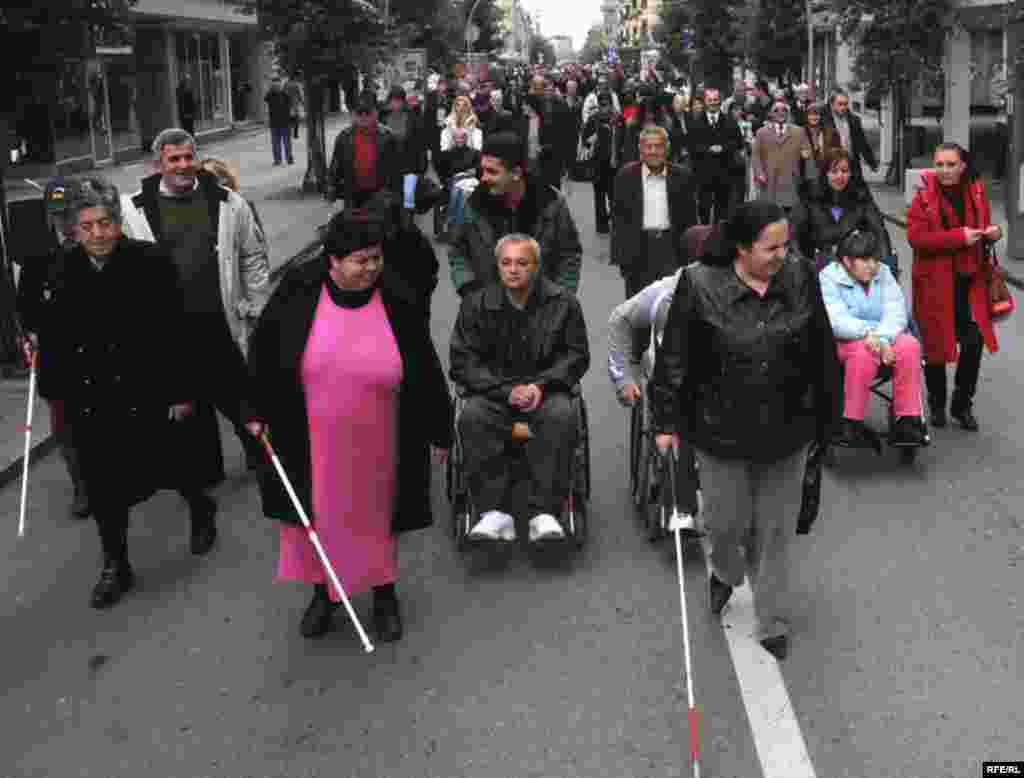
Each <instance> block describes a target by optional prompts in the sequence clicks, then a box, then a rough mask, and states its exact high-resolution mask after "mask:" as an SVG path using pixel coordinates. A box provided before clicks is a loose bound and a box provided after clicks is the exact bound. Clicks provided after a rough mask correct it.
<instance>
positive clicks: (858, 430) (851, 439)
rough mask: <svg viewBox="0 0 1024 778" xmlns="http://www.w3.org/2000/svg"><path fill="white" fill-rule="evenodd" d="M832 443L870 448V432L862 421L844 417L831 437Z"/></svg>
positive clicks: (844, 446) (847, 446)
mask: <svg viewBox="0 0 1024 778" xmlns="http://www.w3.org/2000/svg"><path fill="white" fill-rule="evenodd" d="M832 445H835V446H842V447H843V448H872V447H873V446H872V443H871V434H870V430H868V428H867V426H866V425H865V424H864V422H862V421H860V420H858V419H846V418H844V419H843V421H842V423H841V424H840V425H839V429H838V430H837V431H836V435H835V437H834V438H833V439H832Z"/></svg>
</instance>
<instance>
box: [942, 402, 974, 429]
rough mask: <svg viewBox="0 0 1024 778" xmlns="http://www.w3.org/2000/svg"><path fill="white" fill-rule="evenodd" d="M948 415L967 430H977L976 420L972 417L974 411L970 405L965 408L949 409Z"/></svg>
mask: <svg viewBox="0 0 1024 778" xmlns="http://www.w3.org/2000/svg"><path fill="white" fill-rule="evenodd" d="M949 415H950V416H952V417H953V419H954V420H956V423H957V424H959V425H960V426H961V427H963V428H964V429H965V430H967V431H969V432H977V431H978V420H977V419H976V418H975V417H974V412H973V411H972V410H971V407H970V406H967V407H966V408H956V409H952V408H951V409H950V411H949Z"/></svg>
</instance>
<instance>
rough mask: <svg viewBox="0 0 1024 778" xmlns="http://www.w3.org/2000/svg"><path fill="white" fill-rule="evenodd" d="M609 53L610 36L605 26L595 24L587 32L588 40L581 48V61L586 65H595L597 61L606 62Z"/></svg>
mask: <svg viewBox="0 0 1024 778" xmlns="http://www.w3.org/2000/svg"><path fill="white" fill-rule="evenodd" d="M607 55H608V36H607V35H605V32H604V28H603V27H600V26H595V27H591V28H590V32H588V33H587V40H586V41H585V42H584V44H583V48H582V49H581V50H580V62H581V63H582V64H584V65H593V64H594V63H595V62H604V60H605V57H606V56H607Z"/></svg>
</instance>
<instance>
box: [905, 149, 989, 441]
mask: <svg viewBox="0 0 1024 778" xmlns="http://www.w3.org/2000/svg"><path fill="white" fill-rule="evenodd" d="M1002 237H1003V232H1002V230H1001V229H1000V228H999V226H998V225H993V224H992V206H991V203H990V202H989V199H988V196H987V195H986V194H985V187H984V185H983V184H982V182H981V181H980V180H978V179H977V178H975V177H974V176H973V175H972V174H971V172H970V166H969V160H968V159H967V154H966V152H965V151H964V149H962V148H961V147H960V146H958V145H957V144H955V143H943V144H942V145H940V146H939V147H938V148H937V149H936V150H935V171H934V172H928V173H925V174H924V176H923V177H922V179H921V186H920V188H919V189H918V191H917V194H916V195H915V196H914V200H913V202H912V203H911V205H910V210H909V211H908V212H907V239H908V240H909V241H910V245H911V246H912V247H913V249H914V264H913V292H914V317H915V318H916V319H917V323H918V325H919V326H920V328H921V335H922V337H923V340H924V344H923V345H924V353H925V360H926V362H927V365H926V367H925V383H926V385H927V387H928V406H929V408H930V409H931V422H932V425H933V426H935V427H943V426H945V424H946V364H948V363H950V362H956V363H957V367H956V377H955V379H954V381H955V386H954V389H953V398H952V401H951V403H950V408H949V412H950V415H951V416H952V417H953V418H954V419H956V421H957V422H958V423H959V424H960V426H962V427H963V428H964V429H967V430H971V431H975V430H977V429H978V422H977V419H975V417H974V413H973V410H972V406H973V402H974V394H975V391H976V389H977V387H978V371H979V369H980V368H981V354H982V351H983V350H984V348H986V347H987V348H988V350H989V351H990V352H992V353H995V352H996V351H997V350H998V344H997V343H996V335H995V331H994V329H993V327H992V318H991V316H990V314H989V300H988V292H987V289H986V286H985V284H984V282H983V281H982V278H983V277H984V276H983V270H984V269H985V264H986V263H987V262H989V260H988V259H987V258H986V255H985V242H988V243H994V242H995V241H998V240H1000V239H1001V238H1002ZM958 344H959V349H958Z"/></svg>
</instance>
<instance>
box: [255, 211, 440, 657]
mask: <svg viewBox="0 0 1024 778" xmlns="http://www.w3.org/2000/svg"><path fill="white" fill-rule="evenodd" d="M388 229H389V225H388V224H387V222H386V220H385V219H383V218H378V217H377V216H376V215H373V216H371V215H370V214H368V213H366V212H364V211H349V212H346V213H344V214H339V215H338V216H336V217H335V218H334V219H333V220H332V221H331V224H330V225H329V227H328V235H327V238H326V240H325V241H324V257H323V259H322V261H314V262H310V263H307V264H306V265H302V266H299V267H298V268H296V269H295V270H294V271H292V272H291V273H290V274H289V275H287V276H286V277H285V278H284V279H283V280H282V282H281V285H280V286H279V287H278V289H277V291H276V292H275V294H274V296H273V298H272V299H271V301H270V302H269V303H268V305H267V307H266V309H265V310H264V312H263V315H262V317H261V318H260V322H259V324H258V326H257V328H256V331H255V333H254V335H253V338H252V341H251V346H250V353H249V367H250V374H251V379H252V380H251V387H250V395H251V409H250V412H249V418H250V423H249V429H250V431H251V432H252V433H253V434H256V435H259V434H260V433H261V432H263V431H267V432H268V435H269V437H270V439H271V442H272V444H273V446H274V449H275V450H276V452H277V454H278V456H279V457H280V459H281V463H282V465H283V466H284V469H285V471H286V472H287V473H288V476H289V478H290V479H291V481H292V484H293V486H294V487H295V490H296V493H297V494H298V496H299V499H300V501H301V502H302V503H303V507H304V508H305V509H306V511H307V513H308V515H309V516H310V517H311V519H312V521H313V523H314V526H315V527H316V529H317V532H318V534H319V535H320V539H321V542H322V543H323V545H324V549H325V551H326V553H327V556H328V558H330V560H331V562H332V563H333V565H334V568H335V571H336V572H337V574H338V578H339V579H340V581H341V583H342V586H344V587H345V591H346V593H347V594H349V595H352V594H358V593H360V592H365V591H368V590H372V591H373V623H374V628H375V630H376V633H377V639H378V640H380V641H383V642H390V641H395V640H398V639H399V638H400V637H401V635H402V621H401V615H400V612H399V608H398V598H397V594H396V591H395V581H396V579H397V577H398V570H397V558H396V538H397V535H398V534H400V533H402V532H407V531H411V530H415V529H422V528H424V527H427V526H429V525H430V524H431V522H432V517H431V508H430V505H431V502H430V481H431V473H430V462H431V447H433V454H434V456H433V458H434V460H435V461H437V462H440V461H443V459H444V456H445V454H446V452H447V450H448V448H449V447H450V446H451V440H452V423H453V422H452V405H451V399H450V397H449V394H448V387H447V383H446V382H445V378H444V373H443V371H442V368H441V363H440V361H439V359H438V356H437V351H436V350H435V348H434V345H433V342H432V341H431V339H430V332H429V328H428V324H427V322H426V321H425V320H424V318H423V314H422V311H421V308H420V307H419V304H418V303H417V301H416V300H415V299H413V298H412V297H411V296H409V295H408V294H407V293H403V292H402V291H401V290H400V289H399V288H398V287H397V285H392V284H390V283H389V282H388V277H387V275H386V274H384V273H383V272H382V271H383V269H384V262H385V258H384V254H383V243H384V240H385V238H386V237H387V232H388ZM414 387H415V388H414ZM260 491H261V494H262V498H263V510H264V513H265V514H266V515H267V516H268V517H270V518H273V519H276V520H278V521H280V522H282V526H281V529H280V556H279V559H278V566H277V580H280V581H302V582H304V583H308V584H312V585H313V600H312V602H311V603H310V605H309V607H308V608H307V609H306V613H305V615H304V616H303V618H302V623H301V626H300V631H301V633H302V634H303V635H304V636H305V637H309V638H313V637H320V636H322V635H324V634H325V633H326V632H327V631H328V630H329V629H330V625H331V618H332V615H333V613H334V610H335V609H336V608H337V604H338V603H337V601H338V600H339V599H340V597H339V594H338V592H336V591H335V590H334V586H333V585H332V584H330V583H329V581H328V579H327V576H326V573H325V571H324V569H323V568H322V566H321V564H320V561H319V559H318V558H317V556H316V552H315V551H314V549H313V547H312V545H311V544H310V541H309V539H308V538H307V536H306V533H305V530H304V529H303V528H302V526H301V525H300V524H299V520H298V516H297V515H296V513H295V510H294V508H293V506H292V504H291V502H290V500H289V499H288V496H287V494H286V493H285V491H284V489H283V487H282V486H281V484H280V482H279V481H278V480H277V475H276V473H274V472H273V470H272V469H271V468H269V467H267V468H265V470H264V472H263V473H262V474H261V478H260Z"/></svg>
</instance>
